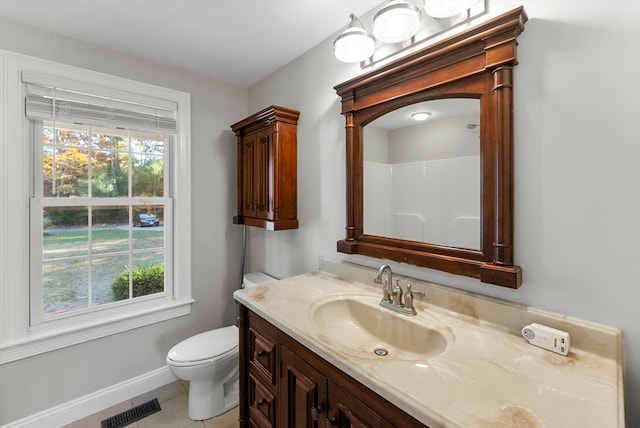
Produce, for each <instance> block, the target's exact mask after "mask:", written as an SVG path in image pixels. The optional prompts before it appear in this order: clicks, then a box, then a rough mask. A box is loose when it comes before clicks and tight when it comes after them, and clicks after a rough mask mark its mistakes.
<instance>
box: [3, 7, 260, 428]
mask: <svg viewBox="0 0 640 428" xmlns="http://www.w3.org/2000/svg"><path fill="white" fill-rule="evenodd" d="M0 48H2V49H7V50H11V51H14V52H20V53H23V54H26V55H32V56H36V57H40V58H45V59H50V60H54V61H58V62H62V63H65V64H70V65H75V66H79V67H84V68H89V69H92V70H97V71H100V72H105V73H109V74H113V75H117V76H122V77H125V78H129V79H134V80H139V81H143V82H147V83H152V84H156V85H160V86H165V87H168V88H172V89H177V90H181V91H185V92H189V93H191V112H192V117H191V126H192V128H191V131H192V132H191V135H192V157H193V158H192V186H193V188H192V192H193V193H192V201H193V202H192V204H193V213H192V222H193V223H192V229H193V240H192V255H193V260H192V272H193V273H192V279H193V292H192V296H193V297H194V299H195V301H196V302H195V304H194V305H193V308H192V313H191V315H189V316H185V317H181V318H178V319H174V320H170V321H166V322H163V323H159V324H156V325H153V326H149V327H144V328H140V329H136V330H132V331H128V332H125V333H122V334H117V335H113V336H110V337H106V338H103V339H99V340H94V341H91V342H88V343H85V344H81V345H77V346H72V347H69V348H66V349H61V350H58V351H54V352H49V353H46V354H43V355H38V356H35V357H32V358H27V359H24V360H20V361H16V362H13V363H9V364H5V365H2V366H0V425H4V424H5V423H9V422H11V421H14V420H17V419H21V418H24V417H26V416H29V415H31V414H34V413H36V412H39V411H42V410H45V409H48V408H50V407H53V406H55V405H58V404H61V403H65V402H67V401H70V400H73V399H76V398H78V397H82V396H84V395H86V394H89V393H92V392H94V391H97V390H99V389H102V388H105V387H109V386H111V385H114V384H116V383H119V382H123V381H125V380H128V379H131V378H133V377H136V376H139V375H141V374H143V373H147V372H149V371H151V370H153V369H157V368H159V367H162V366H164V365H165V357H166V354H167V351H168V350H169V348H170V347H171V346H173V345H174V344H176V343H177V342H179V341H180V340H182V339H184V338H186V337H188V336H190V335H193V334H195V333H198V332H201V331H204V330H208V329H211V328H215V327H220V326H222V325H228V324H231V323H233V322H234V321H235V305H234V304H233V298H232V291H233V290H234V289H235V288H237V287H238V284H239V278H240V262H239V258H240V248H241V247H240V244H241V238H242V229H241V228H240V227H239V226H235V225H233V224H232V223H231V218H232V217H233V215H234V213H235V208H236V207H235V199H236V197H235V180H236V167H235V162H236V154H235V153H236V144H235V137H234V135H233V134H232V132H231V130H230V129H229V124H231V123H234V122H236V121H238V120H240V119H242V118H243V117H245V116H246V115H247V109H246V107H247V92H246V90H245V89H240V88H234V87H230V86H226V85H223V84H220V83H217V82H214V81H210V80H207V79H204V78H202V77H198V76H195V75H193V74H189V73H185V72H182V71H178V70H175V69H169V68H167V67H163V66H160V65H158V64H152V63H148V62H144V61H140V60H138V59H136V58H131V57H124V56H121V55H118V54H116V53H114V52H110V51H106V50H103V49H99V48H96V47H95V46H89V45H86V44H84V43H81V42H78V41H74V40H70V39H65V38H60V37H57V36H54V35H52V34H47V33H43V32H41V31H40V30H36V29H34V28H30V27H25V26H21V25H18V24H16V23H12V22H10V21H6V20H1V19H0ZM25 286H27V285H26V284H25Z"/></svg>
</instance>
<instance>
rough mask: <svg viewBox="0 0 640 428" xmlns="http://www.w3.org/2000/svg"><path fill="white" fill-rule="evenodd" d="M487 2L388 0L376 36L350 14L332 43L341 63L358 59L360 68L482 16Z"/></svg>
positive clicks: (378, 17)
mask: <svg viewBox="0 0 640 428" xmlns="http://www.w3.org/2000/svg"><path fill="white" fill-rule="evenodd" d="M485 1H486V0H387V2H386V3H385V4H384V6H382V8H381V9H380V10H378V12H377V13H376V14H375V15H374V17H373V35H371V34H370V33H369V32H368V31H367V30H366V29H365V28H364V26H363V25H362V23H361V22H360V20H358V18H356V16H355V15H354V14H351V15H350V18H351V22H350V23H349V25H348V26H347V28H346V29H345V30H344V31H342V32H341V33H340V34H339V35H338V37H336V39H335V41H334V42H333V51H334V54H335V56H336V58H338V60H340V61H342V62H348V63H357V62H359V63H360V68H365V67H369V66H373V65H374V64H376V63H377V62H380V61H385V60H386V59H388V58H390V57H392V56H395V55H396V54H398V53H400V52H406V51H410V50H413V49H414V48H416V47H417V45H418V44H422V43H424V42H426V41H427V40H429V39H432V38H434V37H435V36H437V35H439V34H442V33H443V32H445V31H448V30H450V29H452V28H454V27H456V26H459V25H461V24H463V23H465V22H469V21H470V20H471V19H472V18H475V17H478V16H480V15H481V14H483V13H484V12H485V10H486V9H485ZM425 12H426V14H425ZM426 15H428V16H426ZM423 17H424V19H423Z"/></svg>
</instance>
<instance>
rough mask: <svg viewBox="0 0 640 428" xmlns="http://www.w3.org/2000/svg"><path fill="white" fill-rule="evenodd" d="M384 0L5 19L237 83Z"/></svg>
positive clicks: (57, 6)
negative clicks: (353, 15) (351, 14)
mask: <svg viewBox="0 0 640 428" xmlns="http://www.w3.org/2000/svg"><path fill="white" fill-rule="evenodd" d="M381 3H382V0H0V16H2V17H5V18H8V19H11V20H14V21H18V22H22V23H25V24H28V25H31V26H34V27H38V28H40V29H43V30H45V31H49V32H52V33H55V34H59V35H62V36H66V37H70V38H73V39H79V40H83V41H84V42H86V43H89V44H92V45H97V46H100V47H103V48H107V49H111V50H114V51H117V52H120V53H123V54H127V55H132V56H136V57H140V58H143V59H146V60H151V61H154V62H158V63H162V64H166V65H169V66H173V67H178V68H181V69H186V70H189V71H192V72H194V73H197V74H200V75H203V76H206V77H208V78H211V79H214V80H218V81H220V82H224V83H228V84H231V85H235V86H250V85H252V84H254V83H256V82H258V81H260V80H261V79H262V78H264V77H265V76H268V75H269V74H270V73H272V72H273V71H275V70H277V69H278V68H280V67H282V66H284V65H286V64H288V63H289V62H291V61H292V60H293V59H295V58H296V57H298V56H299V55H300V54H302V53H304V52H305V51H307V50H309V49H310V48H312V47H313V46H315V45H317V44H318V43H320V42H321V41H322V40H324V39H326V38H327V37H329V36H332V35H333V34H335V33H336V32H338V31H339V30H341V29H342V28H345V27H346V26H347V25H348V23H349V14H350V13H355V14H356V15H357V16H361V15H362V14H364V13H365V12H368V11H369V10H371V9H373V8H374V7H376V6H378V5H379V4H381Z"/></svg>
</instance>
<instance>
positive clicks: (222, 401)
mask: <svg viewBox="0 0 640 428" xmlns="http://www.w3.org/2000/svg"><path fill="white" fill-rule="evenodd" d="M273 281H275V278H272V277H270V276H268V275H265V274H264V273H260V272H258V273H248V274H245V275H244V277H243V287H244V288H252V287H256V286H258V285H264V284H268V283H270V282H273ZM167 365H168V366H169V369H170V370H171V372H172V373H173V374H174V375H175V376H176V377H177V378H179V379H182V380H188V381H189V418H191V419H193V420H196V421H197V420H203V419H209V418H213V417H215V416H218V415H220V414H222V413H224V412H226V411H227V410H229V409H232V408H233V407H235V406H237V405H238V327H236V326H235V325H232V326H228V327H221V328H218V329H215V330H209V331H205V332H204V333H200V334H196V335H195V336H192V337H189V338H188V339H185V340H183V341H182V342H180V343H178V344H177V345H175V346H174V347H173V348H171V349H170V350H169V353H168V354H167Z"/></svg>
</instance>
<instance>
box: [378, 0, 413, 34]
mask: <svg viewBox="0 0 640 428" xmlns="http://www.w3.org/2000/svg"><path fill="white" fill-rule="evenodd" d="M421 23H422V13H421V12H420V9H418V8H417V7H415V6H414V5H412V4H410V3H409V2H407V1H406V0H389V2H388V3H387V4H386V5H385V6H384V7H383V8H382V9H380V11H378V13H376V14H375V16H374V17H373V37H375V38H376V39H377V40H380V41H381V42H384V43H399V42H403V41H405V40H409V39H410V38H411V37H413V36H415V35H416V33H417V32H418V30H419V29H420V24H421Z"/></svg>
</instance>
